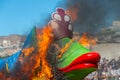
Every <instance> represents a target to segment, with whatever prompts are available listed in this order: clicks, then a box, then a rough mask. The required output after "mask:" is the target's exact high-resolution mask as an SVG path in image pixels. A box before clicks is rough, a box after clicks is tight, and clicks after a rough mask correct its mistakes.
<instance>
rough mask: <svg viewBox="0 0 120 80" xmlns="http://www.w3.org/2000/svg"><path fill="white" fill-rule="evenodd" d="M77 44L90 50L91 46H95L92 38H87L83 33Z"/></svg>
mask: <svg viewBox="0 0 120 80" xmlns="http://www.w3.org/2000/svg"><path fill="white" fill-rule="evenodd" d="M79 43H80V44H81V45H83V46H84V47H87V48H90V46H91V45H95V44H96V41H95V40H94V38H92V37H88V35H87V33H86V32H85V33H84V34H83V35H82V37H81V38H80V39H79Z"/></svg>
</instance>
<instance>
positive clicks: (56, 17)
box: [53, 13, 62, 21]
mask: <svg viewBox="0 0 120 80" xmlns="http://www.w3.org/2000/svg"><path fill="white" fill-rule="evenodd" d="M53 19H55V20H59V21H61V20H62V18H61V16H60V15H59V14H58V13H54V14H53Z"/></svg>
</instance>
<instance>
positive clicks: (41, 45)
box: [33, 26, 53, 80]
mask: <svg viewBox="0 0 120 80" xmlns="http://www.w3.org/2000/svg"><path fill="white" fill-rule="evenodd" d="M37 39H38V45H37V46H38V54H39V55H38V56H39V57H38V59H37V60H38V61H37V63H36V65H35V67H34V69H35V68H37V67H39V66H41V71H40V72H38V74H37V77H36V78H34V79H33V80H36V79H37V80H51V79H52V77H53V75H52V68H51V67H50V65H49V63H48V62H47V60H46V56H47V51H48V48H49V46H50V44H51V42H52V40H53V34H52V29H51V28H50V27H49V26H47V27H45V28H43V30H42V35H37ZM40 64H41V65H40Z"/></svg>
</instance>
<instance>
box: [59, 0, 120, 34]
mask: <svg viewBox="0 0 120 80" xmlns="http://www.w3.org/2000/svg"><path fill="white" fill-rule="evenodd" d="M63 2H64V3H63ZM119 3H120V0H67V1H65V0H62V1H61V2H60V3H59V4H58V6H57V7H64V8H65V9H69V8H74V9H72V12H74V10H76V9H77V10H78V11H77V19H76V20H75V21H74V22H73V26H74V30H75V31H77V32H80V33H82V32H88V33H95V32H97V31H99V30H100V29H101V28H102V27H108V26H110V25H111V24H112V21H113V20H120V4H119Z"/></svg>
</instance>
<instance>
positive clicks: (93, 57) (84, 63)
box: [59, 52, 100, 73]
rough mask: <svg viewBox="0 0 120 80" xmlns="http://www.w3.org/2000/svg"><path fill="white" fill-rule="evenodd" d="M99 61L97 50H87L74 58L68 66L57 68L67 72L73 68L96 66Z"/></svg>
mask: <svg viewBox="0 0 120 80" xmlns="http://www.w3.org/2000/svg"><path fill="white" fill-rule="evenodd" d="M99 61H100V55H99V53H97V52H88V53H86V54H83V55H81V56H79V57H78V58H76V59H75V60H74V61H72V62H71V63H70V64H69V65H68V66H66V67H64V68H59V70H60V71H62V72H64V73H67V72H70V71H73V70H80V69H85V68H97V67H98V65H97V64H98V62H99Z"/></svg>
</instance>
